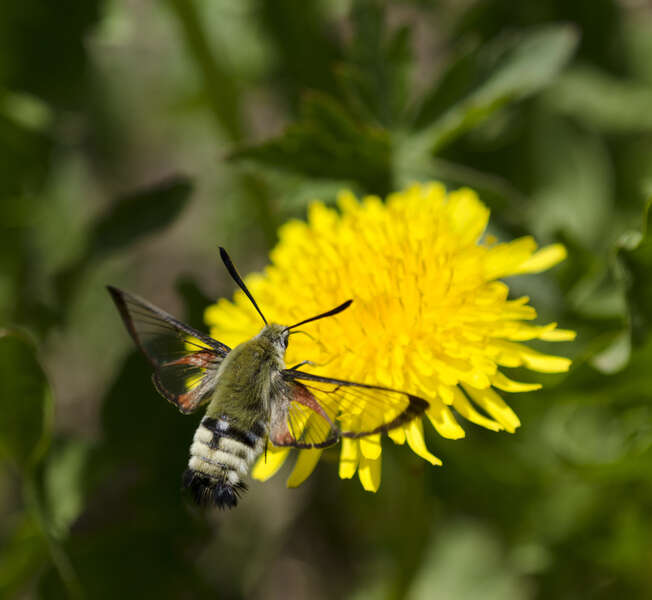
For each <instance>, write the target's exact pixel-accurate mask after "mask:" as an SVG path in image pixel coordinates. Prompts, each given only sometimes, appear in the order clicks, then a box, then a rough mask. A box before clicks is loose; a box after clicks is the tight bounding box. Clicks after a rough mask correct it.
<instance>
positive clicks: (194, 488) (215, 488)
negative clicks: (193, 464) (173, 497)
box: [183, 469, 247, 508]
mask: <svg viewBox="0 0 652 600" xmlns="http://www.w3.org/2000/svg"><path fill="white" fill-rule="evenodd" d="M183 485H184V487H186V488H188V490H190V493H191V494H192V497H193V500H194V501H195V502H196V503H197V504H199V505H200V506H211V505H214V506H217V507H218V508H233V507H234V506H235V505H236V504H237V503H238V498H239V497H240V494H242V493H243V492H246V491H247V486H246V485H245V484H244V483H242V482H239V483H236V484H235V485H234V484H231V483H229V482H228V481H225V480H223V479H213V478H212V477H208V476H206V475H203V474H202V473H198V472H197V471H193V470H192V469H186V470H185V472H184V474H183Z"/></svg>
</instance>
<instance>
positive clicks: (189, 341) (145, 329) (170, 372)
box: [108, 286, 230, 414]
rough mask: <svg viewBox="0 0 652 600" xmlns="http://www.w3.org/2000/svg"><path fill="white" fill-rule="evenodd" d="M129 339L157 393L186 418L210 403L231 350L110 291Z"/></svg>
mask: <svg viewBox="0 0 652 600" xmlns="http://www.w3.org/2000/svg"><path fill="white" fill-rule="evenodd" d="M108 290H109V293H110V294H111V297H112V298H113V301H114V302H115V304H116V306H117V308H118V311H119V312H120V316H121V317H122V320H123V321H124V324H125V326H126V327H127V331H128V332H129V335H131V337H132V338H133V340H134V342H136V345H137V346H138V348H139V349H140V350H141V352H142V353H143V354H144V355H145V357H146V358H147V360H148V361H149V363H150V364H151V365H152V368H153V369H154V373H153V374H152V381H153V382H154V386H155V387H156V389H157V390H158V392H159V393H160V394H161V395H162V396H163V397H164V398H166V399H167V400H168V401H169V402H171V403H172V404H174V405H175V406H176V407H177V408H178V409H179V410H180V411H181V412H182V413H186V414H187V413H191V412H193V411H194V410H195V409H196V408H197V407H198V406H200V405H201V404H203V403H205V402H207V401H208V400H209V399H210V397H211V394H212V392H213V390H214V389H215V385H216V383H217V370H218V368H219V366H220V364H221V362H222V361H223V360H224V357H225V356H226V355H227V354H228V353H229V351H230V348H229V347H228V346H226V345H225V344H222V343H221V342H218V341H217V340H214V339H213V338H211V337H209V336H207V335H205V334H203V333H201V332H200V331H197V330H196V329H193V328H192V327H190V326H188V325H186V324H185V323H182V322H181V321H179V320H178V319H175V318H174V317H173V316H171V315H169V314H168V313H166V312H165V311H163V310H161V309H160V308H157V307H156V306H154V305H153V304H150V303H149V302H147V301H146V300H143V299H142V298H139V297H138V296H135V295H133V294H129V293H127V292H123V291H121V290H118V289H117V288H114V287H111V286H109V287H108Z"/></svg>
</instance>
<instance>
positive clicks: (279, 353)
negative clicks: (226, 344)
mask: <svg viewBox="0 0 652 600" xmlns="http://www.w3.org/2000/svg"><path fill="white" fill-rule="evenodd" d="M282 329H284V328H283V327H282V326H280V325H275V324H272V325H268V326H266V327H265V328H264V329H263V330H262V331H261V332H260V333H259V334H258V335H257V336H256V337H254V338H252V339H250V340H247V341H246V342H243V343H242V344H240V345H239V346H236V347H235V348H233V350H231V352H229V353H228V354H227V356H226V357H225V358H224V361H223V362H222V364H221V365H220V369H219V371H218V375H217V378H218V379H217V386H216V387H215V392H214V393H213V398H212V399H211V401H210V403H209V405H208V408H207V409H206V415H207V416H209V417H213V418H217V417H220V416H221V415H228V416H229V418H230V419H232V420H233V423H234V424H237V425H238V426H239V427H241V428H243V429H249V428H250V427H251V426H252V425H253V424H254V423H255V422H256V421H259V420H264V421H265V422H269V417H270V397H271V395H272V394H273V393H274V392H275V391H277V389H276V388H278V387H279V385H282V381H281V370H282V369H283V368H284V367H285V365H284V361H283V356H284V354H285V347H284V346H283V343H282V335H281V331H282Z"/></svg>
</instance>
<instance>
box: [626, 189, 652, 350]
mask: <svg viewBox="0 0 652 600" xmlns="http://www.w3.org/2000/svg"><path fill="white" fill-rule="evenodd" d="M651 205H652V199H650V200H649V201H648V203H647V205H646V206H645V210H644V211H643V219H642V225H641V230H640V232H637V231H634V232H629V233H628V234H626V235H624V236H623V237H622V238H621V241H620V251H619V252H618V257H619V258H620V260H621V261H622V262H623V264H624V266H625V268H626V270H627V275H626V278H627V279H626V290H627V301H628V304H629V309H630V318H631V328H632V343H633V344H635V345H641V344H642V343H644V342H645V341H646V340H647V338H648V336H649V333H650V327H651V326H652V278H651V277H650V274H651V273H652V211H650V206H651Z"/></svg>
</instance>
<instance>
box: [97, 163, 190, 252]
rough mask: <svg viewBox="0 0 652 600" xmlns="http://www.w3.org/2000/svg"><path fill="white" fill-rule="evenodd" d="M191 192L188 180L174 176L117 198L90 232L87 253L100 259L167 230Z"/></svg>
mask: <svg viewBox="0 0 652 600" xmlns="http://www.w3.org/2000/svg"><path fill="white" fill-rule="evenodd" d="M191 192H192V182H191V180H190V179H189V178H187V177H184V176H179V175H177V176H174V177H170V178H168V179H166V180H164V181H162V182H160V183H157V184H155V185H153V186H150V187H147V188H145V189H143V190H139V191H137V192H134V193H131V194H129V195H127V196H123V197H122V198H119V199H118V201H117V202H116V203H115V204H114V205H113V206H112V207H111V210H110V211H109V213H108V214H106V215H105V216H104V217H102V218H100V219H99V220H98V221H97V222H96V223H95V224H94V226H93V227H92V228H91V232H90V240H91V245H90V248H89V253H90V254H91V256H92V257H93V258H101V257H103V256H104V255H106V254H109V253H111V252H115V251H117V250H121V249H123V248H124V247H125V246H128V245H129V244H133V243H134V242H135V241H137V240H138V239H139V238H141V237H144V236H147V235H150V234H152V233H154V232H156V231H159V230H160V229H163V228H165V227H167V226H168V225H170V223H172V222H173V221H174V220H175V219H176V218H177V217H178V216H179V214H180V213H181V211H182V210H183V208H184V207H185V206H186V203H187V202H188V199H189V197H190V194H191Z"/></svg>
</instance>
